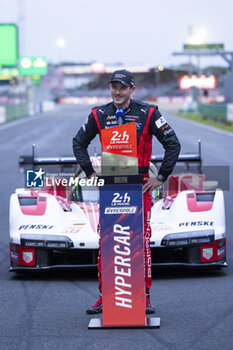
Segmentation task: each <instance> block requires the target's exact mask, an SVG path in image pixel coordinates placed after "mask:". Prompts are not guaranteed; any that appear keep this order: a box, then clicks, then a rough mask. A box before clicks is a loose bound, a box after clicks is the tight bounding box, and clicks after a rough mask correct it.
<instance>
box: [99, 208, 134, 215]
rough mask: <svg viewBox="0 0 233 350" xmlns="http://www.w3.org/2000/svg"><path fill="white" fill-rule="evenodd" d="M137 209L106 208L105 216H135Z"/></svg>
mask: <svg viewBox="0 0 233 350" xmlns="http://www.w3.org/2000/svg"><path fill="white" fill-rule="evenodd" d="M136 210H137V207H126V208H124V207H123V208H112V207H106V208H105V210H104V214H135V213H136Z"/></svg>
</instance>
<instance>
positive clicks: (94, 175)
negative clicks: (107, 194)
mask: <svg viewBox="0 0 233 350" xmlns="http://www.w3.org/2000/svg"><path fill="white" fill-rule="evenodd" d="M92 177H93V178H94V180H95V178H96V177H97V174H96V173H95V172H94V173H92V174H91V175H89V176H88V179H91V178H92ZM96 187H97V188H99V186H98V185H96Z"/></svg>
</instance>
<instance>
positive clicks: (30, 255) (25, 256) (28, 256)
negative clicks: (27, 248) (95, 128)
mask: <svg viewBox="0 0 233 350" xmlns="http://www.w3.org/2000/svg"><path fill="white" fill-rule="evenodd" d="M32 260H33V253H32V252H23V261H25V263H26V264H30V262H32Z"/></svg>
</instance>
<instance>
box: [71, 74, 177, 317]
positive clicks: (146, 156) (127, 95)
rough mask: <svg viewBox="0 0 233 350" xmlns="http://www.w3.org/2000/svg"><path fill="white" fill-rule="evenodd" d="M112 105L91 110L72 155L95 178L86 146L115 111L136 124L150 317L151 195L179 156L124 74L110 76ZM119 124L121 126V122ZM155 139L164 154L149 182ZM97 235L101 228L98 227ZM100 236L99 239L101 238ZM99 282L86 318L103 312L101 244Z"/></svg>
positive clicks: (154, 111) (113, 120) (153, 109)
mask: <svg viewBox="0 0 233 350" xmlns="http://www.w3.org/2000/svg"><path fill="white" fill-rule="evenodd" d="M109 87H110V92H111V96H112V100H113V101H112V102H111V103H108V104H106V105H102V106H99V107H96V108H93V109H92V111H91V113H90V115H89V116H88V118H87V120H86V121H85V123H84V124H83V125H82V127H81V128H80V129H79V131H78V133H77V135H76V136H75V137H74V138H73V151H74V154H75V157H76V159H77V162H78V163H79V164H80V166H81V168H82V169H83V170H84V172H85V173H86V176H87V177H88V178H90V177H96V173H95V171H94V169H93V167H92V164H91V161H90V158H89V154H88V151H87V148H88V145H89V144H90V142H91V140H92V139H94V137H95V136H96V135H97V134H101V130H102V129H105V128H108V127H112V126H116V125H118V123H119V121H118V116H117V113H116V110H117V109H118V108H122V109H123V110H124V118H123V124H124V123H130V122H136V125H137V150H138V165H139V173H141V174H143V176H144V184H143V209H144V249H145V288H146V313H147V314H152V313H154V312H155V308H154V307H153V306H151V304H150V297H149V292H150V287H151V282H152V266H151V261H152V258H151V249H150V237H151V228H150V212H151V192H152V191H153V189H155V188H157V187H159V186H161V185H162V184H163V182H164V181H166V179H167V177H168V176H169V175H170V174H171V172H172V170H173V168H174V166H175V164H176V160H177V158H178V156H179V152H180V143H179V141H178V139H177V136H176V134H175V132H174V130H173V129H172V128H171V127H170V126H169V124H168V123H167V122H166V120H165V119H164V117H163V116H162V115H161V113H160V112H159V110H158V107H157V106H152V105H149V104H146V103H143V102H141V101H136V100H133V99H131V94H132V93H133V92H134V91H135V89H136V87H135V83H134V77H133V75H132V73H131V72H129V71H127V70H124V69H122V70H116V71H115V72H113V74H112V77H111V80H110V82H109ZM121 123H122V122H121ZM153 135H154V136H155V137H156V138H157V139H158V141H159V142H160V143H161V144H162V145H163V147H164V150H165V155H164V160H163V162H162V164H161V167H160V169H159V171H158V176H157V177H153V178H152V177H151V178H149V174H148V168H149V162H150V158H151V153H152V136H153ZM98 230H99V233H100V227H98ZM100 236H101V235H100ZM98 271H99V273H98V280H99V290H100V296H99V299H98V300H97V302H96V303H95V304H94V305H93V306H92V307H90V308H89V309H87V311H86V312H87V313H88V314H96V313H101V312H102V294H101V293H102V286H101V242H100V249H99V256H98Z"/></svg>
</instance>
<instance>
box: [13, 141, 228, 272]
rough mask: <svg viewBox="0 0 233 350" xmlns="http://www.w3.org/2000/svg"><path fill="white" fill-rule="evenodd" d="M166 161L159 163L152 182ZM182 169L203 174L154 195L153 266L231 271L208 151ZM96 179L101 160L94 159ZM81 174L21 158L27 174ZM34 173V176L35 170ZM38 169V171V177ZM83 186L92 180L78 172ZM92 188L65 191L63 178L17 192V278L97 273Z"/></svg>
mask: <svg viewBox="0 0 233 350" xmlns="http://www.w3.org/2000/svg"><path fill="white" fill-rule="evenodd" d="M162 159H163V157H161V156H153V157H152V159H151V164H150V176H156V173H157V170H156V164H157V163H159V162H161V161H162ZM178 162H182V163H185V164H186V166H187V165H189V164H191V163H196V164H198V171H197V173H193V172H189V171H188V172H183V173H179V174H173V175H171V176H170V177H169V178H168V181H167V183H166V187H165V186H163V187H161V188H159V189H156V190H155V191H153V206H152V211H151V229H152V236H151V250H152V265H153V266H157V265H160V266H170V265H173V266H179V265H181V266H191V267H197V268H203V267H204V268H206V267H211V268H219V267H225V266H227V263H226V236H225V212H224V198H223V191H222V190H221V189H217V188H215V187H216V184H213V183H210V182H208V181H206V179H205V175H204V174H203V173H202V163H201V162H202V160H201V149H200V144H199V151H198V153H194V154H183V155H182V154H181V155H180V156H179V159H178ZM92 163H93V166H94V168H95V169H96V171H97V173H98V172H99V169H100V163H101V159H100V157H99V156H95V157H92ZM48 165H56V166H58V168H59V169H60V171H61V170H64V169H65V168H66V167H71V168H72V167H76V168H77V164H76V160H75V158H73V157H58V158H42V157H35V156H34V152H33V155H32V156H25V157H20V166H21V167H24V168H25V171H27V172H28V171H29V173H27V180H28V174H29V175H31V172H32V173H33V174H34V175H35V174H37V175H36V177H35V176H34V180H35V181H34V183H33V186H34V185H35V184H36V181H37V180H38V179H40V177H41V173H42V172H43V173H44V171H43V169H44V167H46V166H48ZM28 169H32V170H28ZM36 169H39V170H36ZM76 175H77V177H78V178H79V179H82V178H84V177H85V174H84V172H83V171H82V170H81V169H79V170H78V172H77V173H76ZM95 185H96V184H93V186H92V187H90V186H89V187H87V186H80V185H79V184H78V185H73V186H71V189H69V187H68V186H65V190H64V178H61V177H51V178H50V179H49V180H48V181H47V183H46V184H45V185H44V186H43V187H39V186H37V187H31V188H26V187H25V188H18V189H16V191H15V193H14V194H12V195H11V199H10V264H11V266H10V271H15V272H18V271H19V272H21V271H27V270H31V271H34V270H47V269H77V268H92V267H95V266H97V256H98V247H99V236H98V234H97V225H98V221H99V203H98V198H99V191H98V189H97V188H96V187H95Z"/></svg>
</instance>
